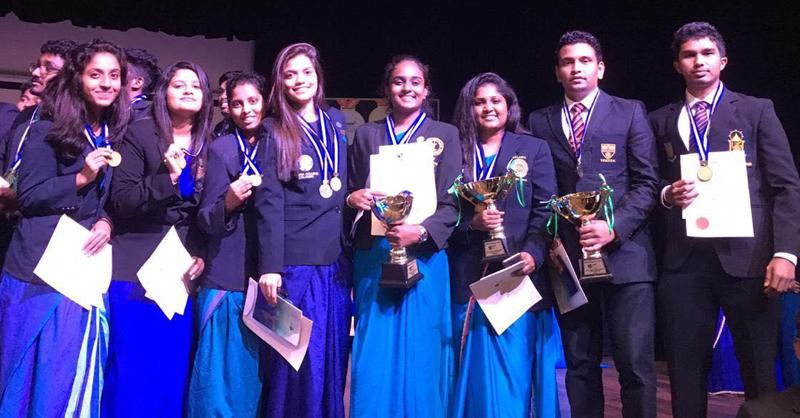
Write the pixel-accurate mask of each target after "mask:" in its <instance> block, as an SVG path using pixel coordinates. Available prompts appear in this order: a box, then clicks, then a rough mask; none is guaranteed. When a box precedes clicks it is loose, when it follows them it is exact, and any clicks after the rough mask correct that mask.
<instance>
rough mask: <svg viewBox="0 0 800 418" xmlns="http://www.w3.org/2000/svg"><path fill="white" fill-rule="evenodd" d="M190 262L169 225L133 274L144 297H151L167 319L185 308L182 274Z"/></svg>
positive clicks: (185, 299)
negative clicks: (159, 240)
mask: <svg viewBox="0 0 800 418" xmlns="http://www.w3.org/2000/svg"><path fill="white" fill-rule="evenodd" d="M193 263H194V260H192V256H191V255H189V252H188V251H186V248H185V247H184V246H183V243H182V242H181V239H180V238H179V237H178V233H177V232H176V231H175V227H174V226H173V227H171V228H170V229H169V231H168V232H167V235H165V236H164V238H163V239H162V240H161V242H160V243H159V244H158V246H157V247H156V249H155V251H153V254H151V255H150V258H148V259H147V261H145V263H144V264H143V265H142V268H140V269H139V271H138V272H137V273H136V275H137V276H138V277H139V282H140V283H141V284H142V287H143V288H144V290H145V296H147V297H148V298H150V299H152V300H153V302H155V303H156V304H157V305H158V307H159V308H161V311H162V312H164V315H166V316H167V318H169V319H172V317H173V316H174V315H175V314H176V313H177V314H180V315H183V313H184V311H185V310H186V301H187V300H188V299H189V292H188V291H187V290H186V285H185V284H184V283H183V276H184V274H186V271H187V270H189V267H191V266H192V264H193Z"/></svg>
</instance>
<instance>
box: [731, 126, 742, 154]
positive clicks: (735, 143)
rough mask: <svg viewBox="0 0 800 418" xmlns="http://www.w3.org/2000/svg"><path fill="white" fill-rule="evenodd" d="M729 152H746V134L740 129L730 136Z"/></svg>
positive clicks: (733, 131) (732, 132)
mask: <svg viewBox="0 0 800 418" xmlns="http://www.w3.org/2000/svg"><path fill="white" fill-rule="evenodd" d="M728 151H744V134H743V133H742V131H740V130H738V129H734V130H732V131H731V132H730V133H729V134H728Z"/></svg>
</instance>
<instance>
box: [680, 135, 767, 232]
mask: <svg viewBox="0 0 800 418" xmlns="http://www.w3.org/2000/svg"><path fill="white" fill-rule="evenodd" d="M746 164H747V163H746V161H745V155H744V151H718V152H711V153H709V156H708V166H709V167H710V168H711V173H712V175H711V179H710V180H709V181H700V180H699V179H698V178H697V170H698V168H699V167H700V160H699V158H698V156H697V154H684V155H681V178H683V179H692V180H694V184H695V190H697V192H698V195H697V197H696V198H695V199H694V201H693V202H692V203H691V204H690V205H689V206H688V207H686V208H685V209H683V219H685V220H686V235H687V236H690V237H701V238H722V237H752V236H753V216H752V213H751V210H750V188H749V185H748V182H747V165H746Z"/></svg>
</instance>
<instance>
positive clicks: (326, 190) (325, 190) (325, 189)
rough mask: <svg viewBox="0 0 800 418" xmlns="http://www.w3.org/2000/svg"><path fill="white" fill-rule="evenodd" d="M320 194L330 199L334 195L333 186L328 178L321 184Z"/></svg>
mask: <svg viewBox="0 0 800 418" xmlns="http://www.w3.org/2000/svg"><path fill="white" fill-rule="evenodd" d="M319 195H320V196H322V197H323V198H325V199H330V198H331V196H333V189H331V186H330V184H328V181H327V180H325V181H323V182H322V184H321V185H320V186H319Z"/></svg>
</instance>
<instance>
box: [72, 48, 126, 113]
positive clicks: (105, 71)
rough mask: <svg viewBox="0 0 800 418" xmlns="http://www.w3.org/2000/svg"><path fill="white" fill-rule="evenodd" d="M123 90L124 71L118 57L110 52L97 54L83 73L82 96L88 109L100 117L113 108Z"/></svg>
mask: <svg viewBox="0 0 800 418" xmlns="http://www.w3.org/2000/svg"><path fill="white" fill-rule="evenodd" d="M121 88H122V71H121V69H120V65H119V61H118V60H117V57H115V56H114V55H113V54H111V53H108V52H98V53H96V54H95V55H94V56H93V57H92V59H91V60H90V61H89V63H88V64H87V65H86V68H84V69H83V72H82V73H81V95H82V96H83V99H84V100H85V101H86V107H87V109H88V110H89V111H90V112H91V113H92V114H94V115H95V116H99V115H100V113H101V112H102V111H103V109H105V108H107V107H109V106H111V105H112V104H113V103H114V100H116V99H117V96H119V92H120V89H121Z"/></svg>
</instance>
